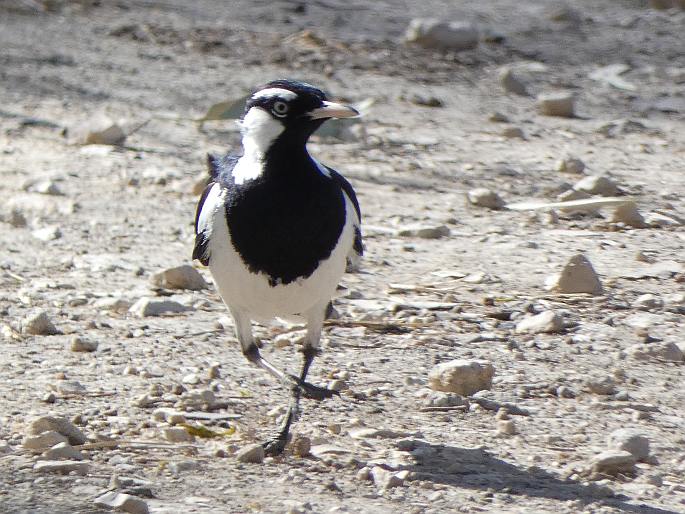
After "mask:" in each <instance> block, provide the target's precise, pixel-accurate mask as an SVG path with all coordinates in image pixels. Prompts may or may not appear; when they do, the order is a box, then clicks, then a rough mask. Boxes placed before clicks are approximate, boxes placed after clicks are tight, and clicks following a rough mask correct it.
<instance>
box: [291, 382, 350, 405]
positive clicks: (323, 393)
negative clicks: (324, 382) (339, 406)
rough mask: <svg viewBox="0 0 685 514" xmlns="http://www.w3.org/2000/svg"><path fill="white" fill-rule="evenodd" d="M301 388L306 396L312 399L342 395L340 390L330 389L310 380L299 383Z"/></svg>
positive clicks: (319, 399) (324, 398)
mask: <svg viewBox="0 0 685 514" xmlns="http://www.w3.org/2000/svg"><path fill="white" fill-rule="evenodd" d="M299 387H300V390H301V391H302V394H303V395H304V397H305V398H309V399H310V400H318V401H322V400H326V399H328V398H333V397H334V396H340V392H339V391H334V390H333V389H328V388H327V387H319V386H315V385H314V384H310V383H309V382H301V383H300V384H299Z"/></svg>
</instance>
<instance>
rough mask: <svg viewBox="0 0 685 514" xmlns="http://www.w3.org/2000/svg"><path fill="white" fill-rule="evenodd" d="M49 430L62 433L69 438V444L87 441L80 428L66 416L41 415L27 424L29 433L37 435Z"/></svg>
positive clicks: (75, 444)
mask: <svg viewBox="0 0 685 514" xmlns="http://www.w3.org/2000/svg"><path fill="white" fill-rule="evenodd" d="M49 431H54V432H58V433H60V434H62V435H63V436H65V437H66V438H67V439H68V440H69V444H71V445H73V446H78V445H81V444H86V442H87V441H88V439H87V438H86V436H85V435H84V434H83V432H81V430H79V429H78V428H77V427H76V425H74V424H73V423H72V422H71V421H69V420H68V419H66V418H59V417H53V416H42V417H40V418H37V419H35V420H33V421H32V422H31V424H30V425H29V433H31V434H34V435H39V434H42V433H43V432H49ZM59 442H61V441H59ZM55 444H57V443H55Z"/></svg>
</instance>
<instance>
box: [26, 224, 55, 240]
mask: <svg viewBox="0 0 685 514" xmlns="http://www.w3.org/2000/svg"><path fill="white" fill-rule="evenodd" d="M31 235H32V236H33V237H35V238H36V239H38V240H39V241H45V242H47V241H54V240H55V239H59V238H60V237H62V231H61V230H60V229H59V227H45V228H38V229H36V230H34V231H33V232H31Z"/></svg>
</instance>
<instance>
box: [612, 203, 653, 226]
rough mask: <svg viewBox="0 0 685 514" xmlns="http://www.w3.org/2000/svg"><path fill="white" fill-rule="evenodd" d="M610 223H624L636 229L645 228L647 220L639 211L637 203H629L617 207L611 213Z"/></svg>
mask: <svg viewBox="0 0 685 514" xmlns="http://www.w3.org/2000/svg"><path fill="white" fill-rule="evenodd" d="M609 221H611V222H612V223H623V224H625V225H628V226H630V227H634V228H645V227H647V223H646V222H645V218H644V217H643V216H642V214H640V211H638V210H637V205H636V204H635V202H628V203H625V204H623V205H619V206H618V207H616V208H615V209H614V210H613V212H612V213H611V217H610V218H609Z"/></svg>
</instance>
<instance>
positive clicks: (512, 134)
mask: <svg viewBox="0 0 685 514" xmlns="http://www.w3.org/2000/svg"><path fill="white" fill-rule="evenodd" d="M502 135H503V136H504V137H507V138H509V139H516V138H518V139H525V138H526V135H525V134H524V132H523V129H521V128H519V127H506V128H505V129H503V130H502Z"/></svg>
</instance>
